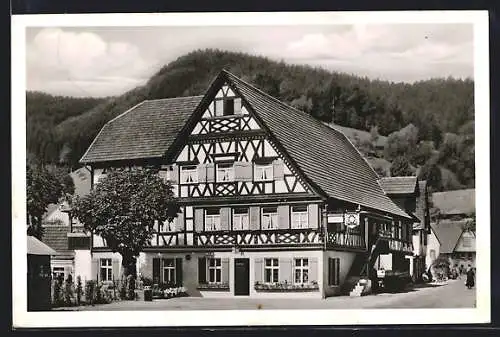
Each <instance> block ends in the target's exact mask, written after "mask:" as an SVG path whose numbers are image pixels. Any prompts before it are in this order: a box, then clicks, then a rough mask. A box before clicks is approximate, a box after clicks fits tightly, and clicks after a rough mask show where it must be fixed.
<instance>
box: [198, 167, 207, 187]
mask: <svg viewBox="0 0 500 337" xmlns="http://www.w3.org/2000/svg"><path fill="white" fill-rule="evenodd" d="M206 180H207V167H206V165H205V164H200V165H198V182H200V183H204V182H205V181H206Z"/></svg>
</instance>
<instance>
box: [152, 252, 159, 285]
mask: <svg viewBox="0 0 500 337" xmlns="http://www.w3.org/2000/svg"><path fill="white" fill-rule="evenodd" d="M160 268H161V267H160V258H158V257H154V258H153V284H159V283H160V282H161V279H160Z"/></svg>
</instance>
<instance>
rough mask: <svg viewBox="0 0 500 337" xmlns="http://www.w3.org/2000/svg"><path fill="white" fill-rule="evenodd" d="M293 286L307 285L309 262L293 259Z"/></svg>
mask: <svg viewBox="0 0 500 337" xmlns="http://www.w3.org/2000/svg"><path fill="white" fill-rule="evenodd" d="M294 269H295V284H307V282H309V260H308V259H295V266H294Z"/></svg>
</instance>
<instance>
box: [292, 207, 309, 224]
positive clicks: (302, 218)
mask: <svg viewBox="0 0 500 337" xmlns="http://www.w3.org/2000/svg"><path fill="white" fill-rule="evenodd" d="M308 226H309V220H308V214H307V206H293V207H292V228H307V227H308Z"/></svg>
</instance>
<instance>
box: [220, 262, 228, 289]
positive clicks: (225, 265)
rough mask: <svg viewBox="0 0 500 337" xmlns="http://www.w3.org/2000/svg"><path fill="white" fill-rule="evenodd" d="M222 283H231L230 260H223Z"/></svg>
mask: <svg viewBox="0 0 500 337" xmlns="http://www.w3.org/2000/svg"><path fill="white" fill-rule="evenodd" d="M221 269H222V270H221V273H222V283H229V259H228V258H224V259H222V260H221Z"/></svg>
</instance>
